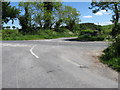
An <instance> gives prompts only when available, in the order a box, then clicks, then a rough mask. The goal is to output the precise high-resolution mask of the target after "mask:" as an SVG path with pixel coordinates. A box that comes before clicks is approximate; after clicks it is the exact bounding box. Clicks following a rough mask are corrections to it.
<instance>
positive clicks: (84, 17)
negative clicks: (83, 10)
mask: <svg viewBox="0 0 120 90" xmlns="http://www.w3.org/2000/svg"><path fill="white" fill-rule="evenodd" d="M83 18H92V16H83Z"/></svg>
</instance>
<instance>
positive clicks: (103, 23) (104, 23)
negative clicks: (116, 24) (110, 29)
mask: <svg viewBox="0 0 120 90" xmlns="http://www.w3.org/2000/svg"><path fill="white" fill-rule="evenodd" d="M95 24H96V25H102V26H104V25H110V24H113V23H112V22H111V21H107V22H100V23H95Z"/></svg>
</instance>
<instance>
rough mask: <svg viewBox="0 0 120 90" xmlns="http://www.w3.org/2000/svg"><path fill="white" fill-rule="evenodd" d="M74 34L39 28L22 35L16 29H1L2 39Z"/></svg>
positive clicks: (73, 35)
mask: <svg viewBox="0 0 120 90" xmlns="http://www.w3.org/2000/svg"><path fill="white" fill-rule="evenodd" d="M75 36H76V35H75V34H73V33H70V31H69V32H55V31H52V30H40V31H39V32H37V33H36V34H33V35H32V34H26V35H23V34H21V33H19V32H18V30H2V40H40V39H54V38H60V37H75Z"/></svg>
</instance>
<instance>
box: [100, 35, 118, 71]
mask: <svg viewBox="0 0 120 90" xmlns="http://www.w3.org/2000/svg"><path fill="white" fill-rule="evenodd" d="M103 52H104V54H103V55H102V56H101V57H100V58H101V61H102V62H104V63H106V64H108V65H109V66H111V67H112V68H114V69H116V70H118V71H120V34H119V35H118V36H116V38H115V39H114V40H113V43H112V44H111V45H110V46H109V47H108V48H107V49H105V50H104V51H103Z"/></svg>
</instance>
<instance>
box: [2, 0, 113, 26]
mask: <svg viewBox="0 0 120 90" xmlns="http://www.w3.org/2000/svg"><path fill="white" fill-rule="evenodd" d="M63 4H64V5H68V6H72V7H74V8H76V9H77V10H78V11H80V14H81V16H80V20H81V22H80V23H88V22H90V23H95V24H98V23H99V24H100V25H109V24H112V23H111V22H110V20H111V17H112V13H111V11H108V12H106V11H105V10H101V11H99V12H98V13H96V14H93V13H92V10H90V9H89V8H88V7H89V6H90V4H91V3H90V2H63ZM11 5H12V6H16V7H18V2H11ZM4 26H16V27H19V28H20V25H19V21H18V20H16V21H15V22H14V24H12V22H11V21H10V22H9V23H8V24H5V25H4Z"/></svg>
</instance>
